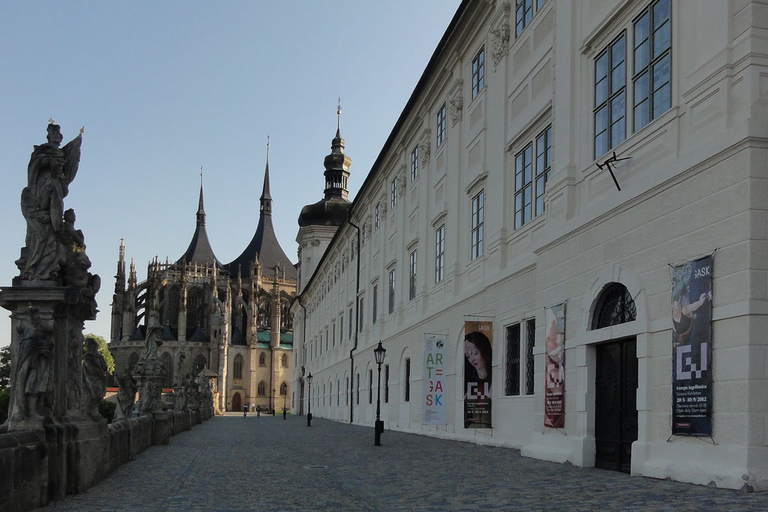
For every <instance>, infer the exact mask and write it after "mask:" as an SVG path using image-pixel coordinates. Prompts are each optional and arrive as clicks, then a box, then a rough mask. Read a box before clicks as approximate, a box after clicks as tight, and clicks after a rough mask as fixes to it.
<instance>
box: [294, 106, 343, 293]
mask: <svg viewBox="0 0 768 512" xmlns="http://www.w3.org/2000/svg"><path fill="white" fill-rule="evenodd" d="M336 116H337V122H336V136H335V137H334V138H333V140H332V141H331V152H330V154H328V155H327V156H326V157H325V160H324V161H323V165H324V166H325V172H324V175H325V191H324V193H323V199H321V200H320V201H318V202H317V203H315V204H310V205H307V206H305V207H304V208H302V209H301V214H299V234H298V235H297V237H296V241H297V242H298V243H299V266H300V270H301V276H300V279H299V293H300V292H301V291H302V290H303V289H304V285H305V284H306V283H307V281H308V280H309V278H310V277H311V276H312V273H313V272H314V271H315V268H317V263H318V262H319V261H320V258H322V256H323V253H324V252H325V250H326V248H327V247H328V244H329V243H330V241H331V239H332V238H333V236H334V234H336V230H337V229H338V228H339V226H341V225H342V224H343V223H344V221H346V219H347V213H348V212H349V209H350V207H351V206H352V203H351V202H350V201H349V189H348V181H349V166H350V164H351V163H352V159H351V158H350V157H349V155H347V154H345V153H344V147H345V144H344V139H343V138H342V137H341V101H339V106H338V109H337V110H336Z"/></svg>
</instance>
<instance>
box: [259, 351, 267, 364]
mask: <svg viewBox="0 0 768 512" xmlns="http://www.w3.org/2000/svg"><path fill="white" fill-rule="evenodd" d="M259 366H267V356H266V355H265V354H264V352H262V353H261V354H259Z"/></svg>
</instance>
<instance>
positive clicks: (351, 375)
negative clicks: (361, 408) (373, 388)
mask: <svg viewBox="0 0 768 512" xmlns="http://www.w3.org/2000/svg"><path fill="white" fill-rule="evenodd" d="M347 222H349V225H350V226H352V227H353V228H355V229H356V230H357V283H356V285H355V345H354V346H353V347H352V349H351V350H350V351H349V422H350V423H352V420H353V417H352V411H353V410H354V406H355V405H354V404H355V400H354V396H353V395H352V389H353V388H354V385H355V384H354V382H355V355H354V354H355V350H357V341H358V335H359V332H360V326H359V325H358V323H359V322H360V311H359V308H360V297H359V295H360V257H361V256H360V226H358V225H357V224H355V223H354V222H352V209H351V208H350V209H349V210H347Z"/></svg>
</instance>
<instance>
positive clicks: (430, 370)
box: [423, 334, 446, 425]
mask: <svg viewBox="0 0 768 512" xmlns="http://www.w3.org/2000/svg"><path fill="white" fill-rule="evenodd" d="M445 342H446V337H445V336H444V335H439V334H438V335H435V334H425V335H424V379H423V380H424V423H423V424H424V425H445V393H444V389H445Z"/></svg>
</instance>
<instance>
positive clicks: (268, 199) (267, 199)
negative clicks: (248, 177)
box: [259, 135, 272, 217]
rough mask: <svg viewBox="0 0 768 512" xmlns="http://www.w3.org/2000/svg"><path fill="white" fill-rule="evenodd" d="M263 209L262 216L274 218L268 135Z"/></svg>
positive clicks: (262, 197) (262, 195) (262, 198)
mask: <svg viewBox="0 0 768 512" xmlns="http://www.w3.org/2000/svg"><path fill="white" fill-rule="evenodd" d="M259 201H260V202H261V207H260V208H259V213H260V214H261V215H269V216H270V217H271V216H272V196H271V195H270V194H269V135H267V166H266V168H265V169H264V187H263V188H262V190H261V198H259Z"/></svg>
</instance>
